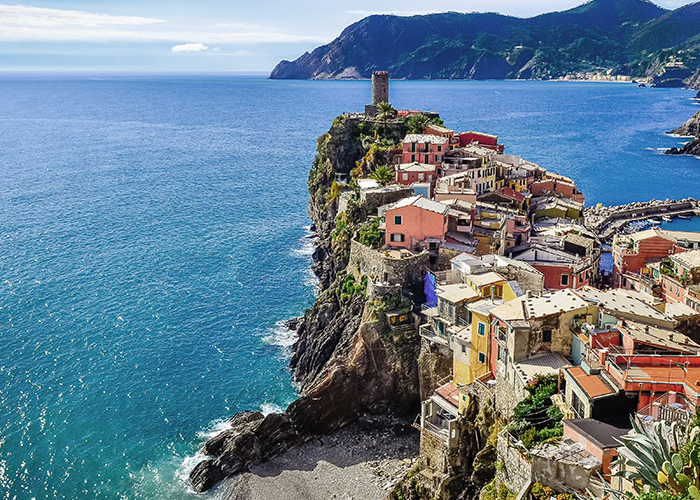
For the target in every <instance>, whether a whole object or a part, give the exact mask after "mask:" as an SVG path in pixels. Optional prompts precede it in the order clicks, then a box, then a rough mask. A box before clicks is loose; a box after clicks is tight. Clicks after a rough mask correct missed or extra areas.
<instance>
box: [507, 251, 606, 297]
mask: <svg viewBox="0 0 700 500" xmlns="http://www.w3.org/2000/svg"><path fill="white" fill-rule="evenodd" d="M564 244H565V242H562V248H556V247H553V246H546V245H544V244H542V243H532V244H531V245H530V247H528V248H526V249H524V250H521V251H519V252H517V253H514V254H513V258H514V259H517V260H521V261H523V262H527V263H528V264H530V265H531V266H532V267H534V268H535V269H537V270H538V271H540V272H541V273H542V274H544V283H545V286H546V287H547V288H548V289H550V290H563V289H566V288H574V289H576V288H580V287H583V286H586V285H590V284H591V283H594V282H595V280H596V278H597V276H598V267H599V265H600V253H598V252H593V247H591V248H590V252H589V253H588V254H583V255H581V254H578V253H571V252H568V251H567V250H566V249H565V248H566V247H564V246H563V245H564Z"/></svg>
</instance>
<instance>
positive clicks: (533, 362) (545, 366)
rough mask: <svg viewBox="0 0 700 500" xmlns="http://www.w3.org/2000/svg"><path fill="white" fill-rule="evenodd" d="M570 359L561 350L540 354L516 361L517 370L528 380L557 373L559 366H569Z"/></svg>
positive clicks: (521, 376)
mask: <svg viewBox="0 0 700 500" xmlns="http://www.w3.org/2000/svg"><path fill="white" fill-rule="evenodd" d="M569 365H570V363H569V360H568V359H566V358H565V357H564V355H563V354H562V353H560V352H548V353H546V354H539V355H537V356H533V357H531V358H528V359H524V360H522V361H520V362H518V363H515V371H516V372H517V373H518V375H520V378H521V379H522V380H523V381H524V382H527V381H529V380H532V379H533V378H535V377H536V376H538V375H556V374H558V373H559V368H564V367H566V366H569Z"/></svg>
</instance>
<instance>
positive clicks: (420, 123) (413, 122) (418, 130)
mask: <svg viewBox="0 0 700 500" xmlns="http://www.w3.org/2000/svg"><path fill="white" fill-rule="evenodd" d="M430 123H431V120H430V118H428V117H427V116H426V115H424V114H423V113H418V114H417V115H412V116H409V117H408V118H406V128H407V129H408V133H409V134H422V133H423V130H424V129H425V126H426V125H428V124H430Z"/></svg>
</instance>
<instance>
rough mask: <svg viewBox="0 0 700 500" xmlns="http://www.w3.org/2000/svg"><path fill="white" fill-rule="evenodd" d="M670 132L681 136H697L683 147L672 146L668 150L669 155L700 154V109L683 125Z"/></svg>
mask: <svg viewBox="0 0 700 500" xmlns="http://www.w3.org/2000/svg"><path fill="white" fill-rule="evenodd" d="M669 133H670V134H674V135H680V136H692V137H695V139H693V140H692V141H690V142H688V143H687V144H685V145H684V146H683V147H681V148H671V149H669V150H668V151H666V154H669V155H693V156H700V111H698V112H697V113H695V115H693V117H692V118H691V119H690V120H688V121H687V122H685V123H684V124H683V125H681V126H680V127H679V128H677V129H675V130H672V131H671V132H669Z"/></svg>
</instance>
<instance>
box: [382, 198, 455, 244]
mask: <svg viewBox="0 0 700 500" xmlns="http://www.w3.org/2000/svg"><path fill="white" fill-rule="evenodd" d="M448 210H449V207H448V206H447V205H444V204H442V203H439V202H436V201H432V200H426V199H425V198H423V197H422V196H411V197H408V198H404V199H402V200H399V201H398V202H397V203H395V204H394V205H392V206H390V207H389V208H387V209H386V212H385V215H384V216H385V219H386V230H385V245H386V246H387V247H395V248H406V249H409V250H416V251H422V250H430V251H437V250H438V248H439V247H440V243H441V242H442V241H443V240H444V238H445V233H446V232H447V230H448V215H447V214H448Z"/></svg>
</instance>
